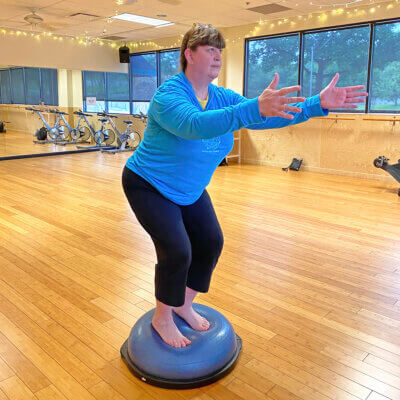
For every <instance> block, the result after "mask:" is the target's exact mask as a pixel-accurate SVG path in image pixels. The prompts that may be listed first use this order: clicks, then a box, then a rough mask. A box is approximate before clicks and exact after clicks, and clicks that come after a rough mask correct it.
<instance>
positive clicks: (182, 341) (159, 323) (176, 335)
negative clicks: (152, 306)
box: [151, 317, 192, 347]
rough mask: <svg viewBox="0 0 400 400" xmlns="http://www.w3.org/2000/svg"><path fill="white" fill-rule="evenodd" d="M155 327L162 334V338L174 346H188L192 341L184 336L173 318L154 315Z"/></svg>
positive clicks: (153, 323) (153, 322)
mask: <svg viewBox="0 0 400 400" xmlns="http://www.w3.org/2000/svg"><path fill="white" fill-rule="evenodd" d="M151 324H152V325H153V328H154V329H155V330H156V331H157V332H158V334H159V335H160V336H161V339H162V340H163V341H164V342H165V343H167V344H169V345H170V346H173V347H186V346H187V345H189V344H190V343H192V342H191V341H190V340H189V339H188V338H187V337H185V336H183V335H182V333H181V332H179V329H178V328H177V326H176V325H175V322H174V320H173V319H172V317H171V318H168V319H160V318H156V317H153V320H152V322H151Z"/></svg>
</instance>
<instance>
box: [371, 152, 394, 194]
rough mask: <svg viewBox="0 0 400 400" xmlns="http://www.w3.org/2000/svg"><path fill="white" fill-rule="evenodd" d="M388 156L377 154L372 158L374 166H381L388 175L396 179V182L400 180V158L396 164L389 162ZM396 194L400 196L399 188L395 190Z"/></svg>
mask: <svg viewBox="0 0 400 400" xmlns="http://www.w3.org/2000/svg"><path fill="white" fill-rule="evenodd" d="M388 161H389V158H386V157H385V156H379V157H377V158H375V160H374V166H375V167H376V168H382V169H383V170H385V171H386V172H388V173H389V174H390V175H392V176H393V178H394V179H396V181H397V182H400V159H399V160H398V161H397V164H389V163H388ZM397 194H398V195H399V196H400V189H399V190H398V191H397Z"/></svg>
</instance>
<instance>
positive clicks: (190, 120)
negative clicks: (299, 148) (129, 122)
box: [126, 72, 329, 205]
mask: <svg viewBox="0 0 400 400" xmlns="http://www.w3.org/2000/svg"><path fill="white" fill-rule="evenodd" d="M208 93H209V100H208V103H207V106H206V108H205V110H203V108H202V107H201V105H200V103H199V101H198V99H197V98H196V95H195V92H194V90H193V88H192V85H191V83H190V81H189V80H188V79H187V77H186V75H185V74H184V73H183V72H180V73H179V74H177V75H174V76H173V77H172V78H170V79H168V80H167V81H165V82H164V83H163V84H162V85H161V86H160V87H159V88H158V89H157V90H156V92H155V94H154V96H153V98H152V99H151V102H150V106H149V112H148V120H147V126H146V129H145V133H144V139H143V141H142V142H141V143H140V145H139V147H138V148H137V149H136V151H135V152H134V153H133V155H132V156H131V157H130V158H129V159H128V161H127V163H126V166H127V167H128V168H129V169H131V170H132V171H134V172H136V173H137V174H138V175H140V176H141V177H142V178H144V179H145V180H146V181H148V182H149V183H150V184H151V185H152V186H154V187H155V188H156V189H157V190H158V191H159V192H160V193H161V194H162V195H164V196H165V197H166V198H168V199H169V200H171V201H173V202H174V203H177V204H179V205H189V204H193V203H194V202H195V201H196V200H197V199H198V198H199V197H200V196H201V194H202V193H203V191H204V189H205V188H206V186H207V185H208V184H209V182H210V180H211V177H212V175H213V173H214V171H215V169H216V168H217V167H218V165H219V164H220V162H221V161H222V160H223V159H224V157H225V156H226V155H227V154H229V153H230V152H231V150H232V147H233V131H235V130H238V129H240V128H244V127H246V128H249V129H271V128H281V127H284V126H288V125H294V124H298V123H300V122H304V121H307V120H308V119H309V118H311V117H317V116H325V115H328V113H329V111H328V110H327V109H323V108H322V107H321V104H320V99H319V95H316V96H313V97H309V98H307V99H306V101H304V102H302V103H296V104H293V105H295V106H297V107H300V108H302V112H301V113H294V112H291V113H290V114H293V115H294V119H292V120H290V119H286V118H280V117H263V116H262V115H261V114H260V109H259V106H258V98H254V99H247V98H245V97H243V96H241V95H239V94H238V93H236V92H234V91H232V90H230V89H225V88H223V87H218V86H215V85H213V84H210V85H209V87H208Z"/></svg>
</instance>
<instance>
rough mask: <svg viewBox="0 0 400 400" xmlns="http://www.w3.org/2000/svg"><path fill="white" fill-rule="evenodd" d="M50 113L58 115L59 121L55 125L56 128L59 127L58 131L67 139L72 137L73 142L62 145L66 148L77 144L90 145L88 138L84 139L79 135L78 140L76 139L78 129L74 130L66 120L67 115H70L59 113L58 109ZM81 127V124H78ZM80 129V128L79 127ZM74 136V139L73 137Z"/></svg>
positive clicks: (62, 143)
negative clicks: (68, 145)
mask: <svg viewBox="0 0 400 400" xmlns="http://www.w3.org/2000/svg"><path fill="white" fill-rule="evenodd" d="M49 112H51V113H53V114H57V120H56V123H55V126H57V127H58V131H59V132H60V134H61V135H63V136H64V137H65V138H66V139H67V138H69V137H71V140H70V141H69V142H61V143H60V145H62V146H65V145H67V144H76V143H89V141H88V140H87V138H82V139H81V136H80V135H79V137H78V139H80V140H78V139H75V137H76V136H77V135H76V132H75V131H76V130H77V128H72V127H71V125H70V124H69V123H68V121H67V120H66V119H65V115H69V114H67V113H66V112H63V111H59V110H57V109H54V110H49ZM78 125H79V122H78ZM78 128H79V126H78ZM72 135H74V137H72Z"/></svg>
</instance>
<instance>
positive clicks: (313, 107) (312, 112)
mask: <svg viewBox="0 0 400 400" xmlns="http://www.w3.org/2000/svg"><path fill="white" fill-rule="evenodd" d="M229 92H230V94H231V98H232V103H233V104H240V102H242V101H246V100H247V99H246V97H243V96H241V95H240V94H238V93H236V92H234V91H233V90H229ZM290 105H291V106H295V107H299V108H301V109H302V112H300V113H296V112H292V111H289V112H287V114H292V115H294V118H293V119H287V118H282V117H261V118H262V119H263V121H262V122H261V123H256V124H249V125H247V126H246V128H248V129H274V128H283V127H285V126H289V125H296V124H300V123H301V122H305V121H307V120H309V119H310V118H312V117H325V116H327V115H328V114H329V110H328V109H326V108H322V107H321V102H320V98H319V94H317V95H315V96H312V97H308V98H306V100H305V101H303V102H301V103H291V104H290Z"/></svg>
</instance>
